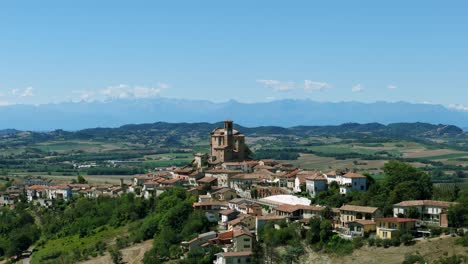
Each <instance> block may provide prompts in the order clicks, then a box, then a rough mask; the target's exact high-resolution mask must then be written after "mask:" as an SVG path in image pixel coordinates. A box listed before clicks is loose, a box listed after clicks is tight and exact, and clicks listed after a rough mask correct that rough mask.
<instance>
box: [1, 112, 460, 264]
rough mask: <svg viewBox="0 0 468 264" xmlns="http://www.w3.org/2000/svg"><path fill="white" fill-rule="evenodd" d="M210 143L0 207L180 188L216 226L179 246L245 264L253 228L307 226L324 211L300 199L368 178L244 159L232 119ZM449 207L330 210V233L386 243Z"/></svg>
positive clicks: (46, 184)
mask: <svg viewBox="0 0 468 264" xmlns="http://www.w3.org/2000/svg"><path fill="white" fill-rule="evenodd" d="M210 145H211V152H210V155H206V154H196V155H195V158H194V161H193V162H192V164H190V166H187V167H184V168H168V169H167V170H164V171H156V172H150V173H147V174H144V175H137V176H135V177H134V178H133V180H132V183H131V184H129V185H126V184H124V183H123V181H122V182H121V184H120V185H90V184H58V185H57V184H51V182H50V181H40V180H39V181H30V182H25V183H22V184H23V186H17V185H14V186H15V187H13V186H12V187H10V189H8V190H7V191H6V192H4V193H3V194H1V195H0V204H1V205H11V204H13V203H14V200H15V199H18V196H19V195H20V193H21V192H25V194H26V196H27V200H28V201H30V202H33V203H38V204H41V205H46V206H47V205H49V203H50V202H51V201H54V200H57V199H63V200H68V199H70V198H71V197H73V196H75V195H81V196H85V197H99V196H101V195H108V196H118V195H121V194H123V193H125V192H130V193H134V194H135V195H136V196H139V197H144V198H147V199H148V198H151V197H157V196H158V195H160V194H161V193H163V192H164V191H165V190H166V189H167V188H171V187H174V186H180V187H183V188H186V189H187V190H188V191H189V192H190V193H192V194H194V195H196V196H197V197H198V201H197V202H195V203H194V204H193V208H194V209H195V210H199V211H201V212H203V213H204V215H205V216H206V218H207V219H208V220H209V221H210V222H212V223H215V224H216V225H217V228H216V229H215V230H216V231H210V232H207V233H204V234H199V235H198V236H197V237H195V238H194V239H192V240H190V241H184V242H182V244H181V246H182V247H183V248H185V249H187V250H193V249H202V248H204V247H209V246H211V245H217V246H219V247H221V248H223V252H221V253H218V254H217V255H216V260H215V264H224V263H250V261H251V258H252V247H253V243H254V241H255V240H256V237H257V236H258V235H259V234H258V230H259V228H261V227H262V226H264V225H266V224H267V223H268V222H273V223H276V222H277V221H288V222H293V221H299V222H300V223H302V224H303V225H304V226H305V227H307V224H308V222H309V219H310V218H313V217H319V218H321V217H323V210H325V209H326V208H325V207H323V206H320V205H312V204H311V200H310V199H308V198H305V197H315V196H316V195H317V194H319V193H320V192H323V191H326V190H327V189H328V188H329V187H330V186H331V185H335V186H337V187H338V188H339V192H340V193H341V194H343V195H345V194H347V193H349V192H352V191H356V192H364V191H366V190H367V177H366V176H364V175H361V174H359V173H355V172H352V171H350V170H343V171H330V172H321V171H315V170H302V169H300V168H297V167H295V166H293V165H292V164H289V163H285V162H280V161H276V160H258V161H255V160H245V158H246V155H245V154H244V151H245V150H246V149H247V147H246V146H245V145H244V136H243V135H242V134H240V133H239V132H238V131H236V130H233V124H232V121H226V122H225V124H224V128H217V129H215V130H213V132H212V133H211V140H210ZM21 188H22V189H21ZM298 194H300V195H298ZM453 204H454V203H450V202H442V201H430V200H424V201H403V202H401V203H398V204H395V205H394V208H393V213H394V215H393V216H392V217H383V215H382V212H381V211H380V210H379V208H375V207H368V206H356V205H343V206H341V207H340V208H329V209H327V210H329V211H331V214H332V221H333V225H334V229H335V232H337V233H338V234H340V235H341V236H342V237H344V238H352V237H354V236H363V235H364V234H366V233H375V235H376V236H377V237H379V238H382V239H390V238H392V236H394V235H395V233H396V232H399V233H401V232H404V231H414V230H415V229H416V228H417V227H418V226H420V225H432V226H438V227H447V225H448V223H447V214H446V213H447V209H448V208H449V207H450V206H452V205H453ZM411 208H412V209H411ZM409 210H411V211H412V212H414V211H416V212H418V216H419V217H418V218H416V219H410V218H405V217H404V216H405V215H407V212H408V211H409Z"/></svg>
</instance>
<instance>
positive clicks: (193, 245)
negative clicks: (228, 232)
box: [181, 231, 217, 251]
mask: <svg viewBox="0 0 468 264" xmlns="http://www.w3.org/2000/svg"><path fill="white" fill-rule="evenodd" d="M216 236H217V234H216V232H214V231H210V232H206V233H203V234H199V235H198V236H197V237H195V238H194V239H192V240H190V241H183V242H182V243H181V246H182V247H183V248H185V249H187V250H189V251H192V250H196V249H199V248H201V247H202V246H203V245H204V244H206V243H208V241H209V240H210V239H213V238H215V237H216Z"/></svg>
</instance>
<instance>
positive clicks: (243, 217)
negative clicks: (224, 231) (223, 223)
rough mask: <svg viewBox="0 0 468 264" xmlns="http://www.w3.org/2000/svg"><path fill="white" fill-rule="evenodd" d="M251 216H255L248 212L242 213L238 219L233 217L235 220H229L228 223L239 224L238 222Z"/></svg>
mask: <svg viewBox="0 0 468 264" xmlns="http://www.w3.org/2000/svg"><path fill="white" fill-rule="evenodd" d="M250 217H253V216H251V215H247V214H240V215H239V216H238V217H237V218H236V219H233V220H231V221H229V222H228V224H230V225H237V224H239V223H241V222H242V221H244V220H245V219H248V218H250Z"/></svg>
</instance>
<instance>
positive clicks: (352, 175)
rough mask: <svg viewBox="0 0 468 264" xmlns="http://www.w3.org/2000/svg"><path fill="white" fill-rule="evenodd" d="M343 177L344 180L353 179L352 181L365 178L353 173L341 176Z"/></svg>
mask: <svg viewBox="0 0 468 264" xmlns="http://www.w3.org/2000/svg"><path fill="white" fill-rule="evenodd" d="M343 177H345V178H354V179H357V178H366V176H364V175H362V174H359V173H354V172H348V173H346V174H345V175H343Z"/></svg>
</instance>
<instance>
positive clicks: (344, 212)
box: [340, 205, 380, 227]
mask: <svg viewBox="0 0 468 264" xmlns="http://www.w3.org/2000/svg"><path fill="white" fill-rule="evenodd" d="M379 216H380V210H379V208H377V207H369V206H357V205H343V206H341V207H340V223H341V226H342V227H348V223H350V222H354V221H356V220H374V219H375V218H376V217H379Z"/></svg>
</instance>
